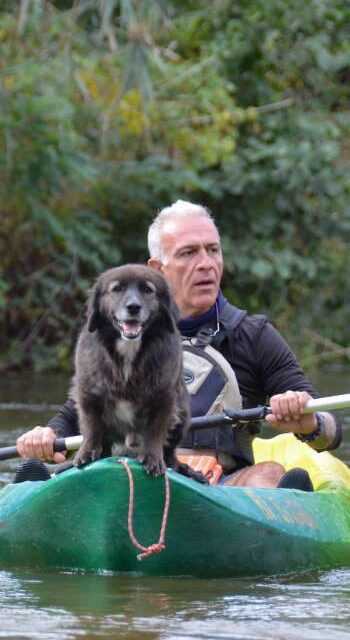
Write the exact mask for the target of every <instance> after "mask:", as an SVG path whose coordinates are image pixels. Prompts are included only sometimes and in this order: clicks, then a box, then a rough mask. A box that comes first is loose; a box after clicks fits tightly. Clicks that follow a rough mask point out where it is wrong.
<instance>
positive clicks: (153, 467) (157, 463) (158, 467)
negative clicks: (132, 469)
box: [138, 453, 166, 476]
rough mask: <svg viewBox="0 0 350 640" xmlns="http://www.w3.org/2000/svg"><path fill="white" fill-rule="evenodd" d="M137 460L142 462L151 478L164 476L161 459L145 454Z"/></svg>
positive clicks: (164, 469) (163, 464)
mask: <svg viewBox="0 0 350 640" xmlns="http://www.w3.org/2000/svg"><path fill="white" fill-rule="evenodd" d="M138 460H139V461H140V462H142V464H143V466H144V467H145V469H146V471H147V473H149V474H150V475H151V476H164V474H165V472H166V466H165V462H164V460H163V458H161V457H157V456H155V455H154V454H152V453H146V454H145V455H144V456H142V457H139V458H138Z"/></svg>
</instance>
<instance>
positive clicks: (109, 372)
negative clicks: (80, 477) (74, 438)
mask: <svg viewBox="0 0 350 640" xmlns="http://www.w3.org/2000/svg"><path fill="white" fill-rule="evenodd" d="M177 319H178V311H177V308H176V306H175V304H174V302H173V301H172V298H171V296H170V292H169V288H168V285H167V283H166V280H165V279H164V277H163V276H162V275H161V274H160V273H159V272H158V271H156V270H154V269H151V268H150V267H146V266H143V265H132V264H131V265H125V266H122V267H117V268H114V269H109V270H108V271H105V272H104V273H102V275H101V276H100V277H99V278H98V279H97V282H96V284H95V286H94V288H93V290H92V292H91V295H90V299H89V302H88V312H87V321H86V324H85V325H84V327H83V329H82V332H81V334H80V336H79V339H78V343H77V348H76V354H75V375H74V378H73V384H72V389H71V396H72V397H73V399H74V400H75V402H76V404H77V408H78V416H79V425H80V431H81V433H82V435H83V444H82V446H81V447H80V449H79V451H78V452H77V454H76V456H75V458H74V464H75V465H77V466H81V465H84V464H86V463H88V462H91V461H93V460H96V459H98V458H100V457H103V456H106V455H110V454H111V451H112V445H113V444H116V445H117V450H116V451H115V449H114V452H116V453H118V454H119V455H132V456H134V457H137V458H138V459H139V460H140V461H142V462H143V464H144V466H145V468H146V470H147V471H148V472H149V473H151V474H152V475H160V474H163V473H164V472H165V469H166V466H172V467H175V468H178V466H179V465H178V463H177V461H176V457H175V447H176V445H177V444H178V443H179V441H180V440H181V438H182V436H183V435H184V432H183V431H184V429H187V428H188V426H189V401H188V396H187V391H186V388H185V384H184V382H183V375H182V347H181V337H180V334H179V332H178V329H177V326H176V322H177ZM180 470H181V471H182V472H185V473H186V474H187V472H186V471H184V469H183V468H182V469H180ZM197 479H198V478H197Z"/></svg>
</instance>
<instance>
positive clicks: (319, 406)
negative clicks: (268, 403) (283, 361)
mask: <svg viewBox="0 0 350 640" xmlns="http://www.w3.org/2000/svg"><path fill="white" fill-rule="evenodd" d="M349 407H350V393H347V394H343V395H337V396H327V397H324V398H313V399H312V400H309V402H308V403H307V405H306V407H305V411H304V412H305V413H315V412H316V411H336V410H339V409H347V408H349ZM268 413H271V410H270V407H265V406H258V407H253V408H252V409H237V410H234V409H227V410H226V411H225V413H215V414H213V415H211V416H199V417H198V418H192V420H191V429H207V428H208V427H223V426H226V425H232V426H234V425H236V424H244V423H248V422H255V421H257V420H263V419H264V418H265V416H266V415H267V414H268ZM82 441H83V437H82V436H71V437H68V438H56V440H55V443H54V450H55V451H75V450H76V449H79V447H80V445H81V443H82ZM17 457H18V451H17V449H16V447H14V446H11V447H2V448H0V460H9V459H10V458H17Z"/></svg>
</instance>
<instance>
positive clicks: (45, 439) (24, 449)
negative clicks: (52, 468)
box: [16, 427, 66, 464]
mask: <svg viewBox="0 0 350 640" xmlns="http://www.w3.org/2000/svg"><path fill="white" fill-rule="evenodd" d="M56 438H57V435H56V433H55V432H54V430H53V429H51V427H34V428H33V429H31V430H30V431H26V432H25V433H23V434H22V435H21V436H20V437H19V438H18V439H17V442H16V447H17V451H18V453H19V455H20V456H21V457H22V458H39V459H40V460H46V461H47V462H56V463H57V464H59V463H60V462H64V461H65V459H66V454H65V452H61V451H60V452H58V451H56V452H54V450H53V444H54V441H55V440H56Z"/></svg>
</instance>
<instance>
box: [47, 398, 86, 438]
mask: <svg viewBox="0 0 350 640" xmlns="http://www.w3.org/2000/svg"><path fill="white" fill-rule="evenodd" d="M47 426H48V427H51V429H53V430H54V431H55V433H56V434H57V436H59V437H60V438H67V437H69V436H77V435H79V424H78V412H77V407H76V404H75V402H74V400H72V399H71V398H68V400H66V402H65V403H64V404H63V405H62V407H61V408H60V409H59V411H58V412H57V413H56V415H55V416H53V417H52V418H51V419H50V420H49V422H48V424H47Z"/></svg>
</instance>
